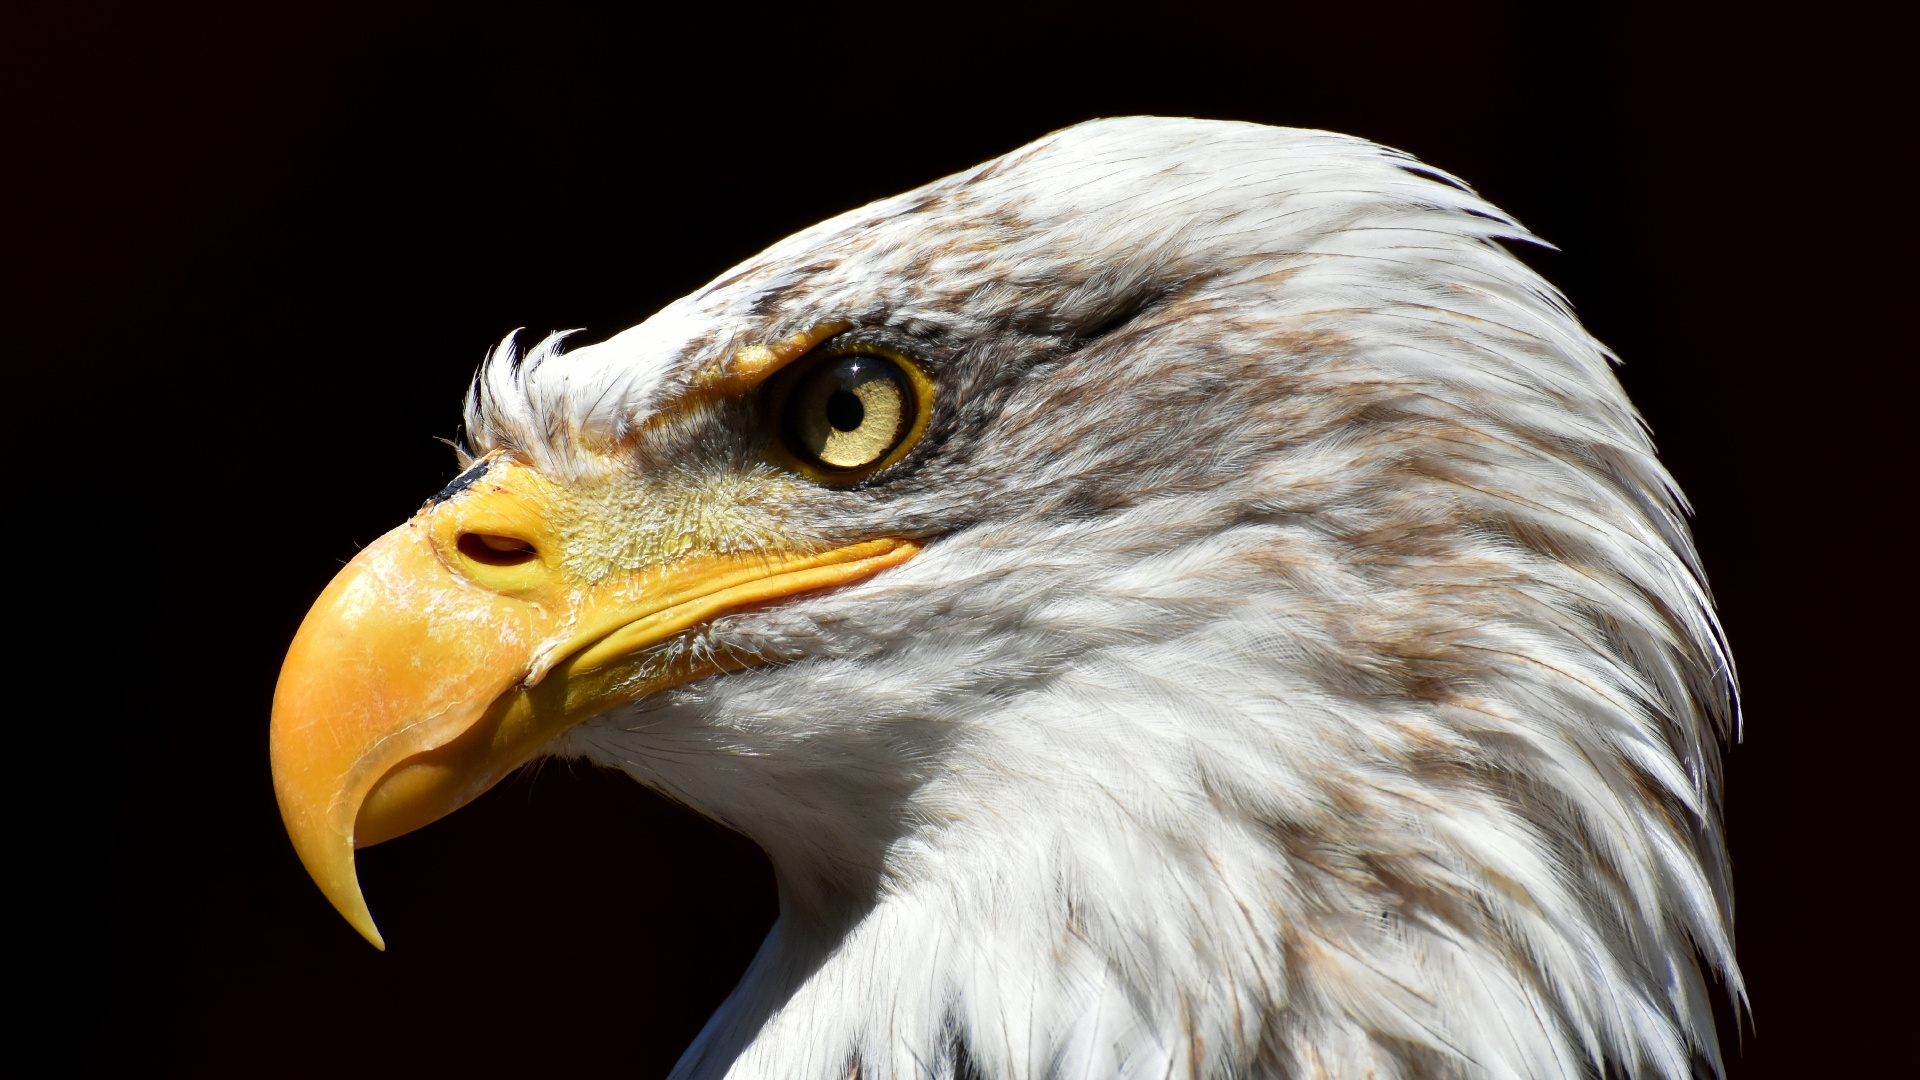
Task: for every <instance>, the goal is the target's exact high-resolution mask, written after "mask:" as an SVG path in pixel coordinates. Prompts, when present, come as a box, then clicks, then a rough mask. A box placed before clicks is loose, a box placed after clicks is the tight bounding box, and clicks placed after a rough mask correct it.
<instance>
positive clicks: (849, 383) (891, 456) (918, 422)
mask: <svg viewBox="0 0 1920 1080" xmlns="http://www.w3.org/2000/svg"><path fill="white" fill-rule="evenodd" d="M768 389H769V391H770V396H771V401H770V404H771V406H772V409H773V413H774V419H775V422H776V423H777V424H778V431H777V433H776V437H777V442H778V444H779V448H780V449H782V450H784V451H785V455H784V456H790V457H791V458H792V462H791V464H794V465H797V466H798V467H799V468H800V471H802V472H804V473H807V474H808V475H810V476H813V477H814V478H815V479H817V480H821V481H824V482H826V483H848V482H851V481H854V480H858V479H860V478H861V477H863V476H865V475H867V474H868V473H871V472H873V471H875V470H877V469H879V468H882V467H884V466H886V465H888V464H891V463H892V461H894V460H897V459H898V458H899V456H900V455H901V454H903V453H905V451H906V449H908V448H910V446H911V444H912V443H913V442H914V441H915V440H917V439H918V438H919V435H920V433H921V432H922V431H924V430H925V427H926V413H927V406H928V404H929V403H930V390H931V383H930V382H929V381H928V380H927V377H926V376H925V375H924V374H922V373H921V372H920V370H919V369H918V368H917V367H916V366H914V365H913V364H912V362H911V361H909V360H907V359H906V358H905V357H902V356H900V355H899V354H897V353H893V352H891V351H887V350H881V349H879V348H876V347H872V346H852V347H848V348H845V349H840V350H833V351H824V352H823V353H822V355H821V356H820V357H818V358H817V359H816V358H808V359H805V360H802V361H800V362H799V363H797V364H795V365H793V367H792V368H791V369H789V370H788V371H784V372H781V376H780V377H778V378H776V379H775V380H774V382H773V384H772V385H770V386H769V388H768Z"/></svg>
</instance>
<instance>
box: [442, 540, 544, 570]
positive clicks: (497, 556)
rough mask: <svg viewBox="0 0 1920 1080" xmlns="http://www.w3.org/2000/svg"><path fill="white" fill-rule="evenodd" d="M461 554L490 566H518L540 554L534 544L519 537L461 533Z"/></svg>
mask: <svg viewBox="0 0 1920 1080" xmlns="http://www.w3.org/2000/svg"><path fill="white" fill-rule="evenodd" d="M460 554H462V555H465V556H466V557H467V558H469V559H472V560H473V561H474V562H477V563H485V564H486V565H488V566H517V565H519V564H520V563H523V562H526V561H528V560H529V559H532V558H533V557H534V556H535V555H537V554H538V552H536V551H534V550H533V545H532V544H529V543H527V542H526V541H525V540H522V539H520V538H519V537H517V536H495V535H493V534H491V533H461V534H460Z"/></svg>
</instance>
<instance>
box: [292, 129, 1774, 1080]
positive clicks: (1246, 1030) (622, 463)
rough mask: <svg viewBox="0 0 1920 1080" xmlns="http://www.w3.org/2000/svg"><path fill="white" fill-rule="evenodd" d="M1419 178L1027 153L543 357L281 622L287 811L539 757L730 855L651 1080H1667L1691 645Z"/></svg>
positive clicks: (428, 802) (1698, 895) (1107, 148)
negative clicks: (637, 789) (675, 1043)
mask: <svg viewBox="0 0 1920 1080" xmlns="http://www.w3.org/2000/svg"><path fill="white" fill-rule="evenodd" d="M1511 242H1534V241H1533V237H1531V236H1530V235H1529V234H1528V233H1527V231H1526V230H1525V229H1523V228H1522V227H1521V226H1520V225H1519V224H1518V223H1516V222H1515V221H1514V220H1513V219H1512V218H1511V217H1509V216H1508V215H1506V214H1504V213H1502V212H1501V211H1500V210H1498V209H1496V208H1495V207H1493V206H1491V205H1489V204H1488V203H1487V202H1485V201H1483V200H1482V199H1481V198H1480V197H1478V196H1477V195H1476V194H1475V193H1474V192H1473V191H1472V190H1471V189H1470V188H1468V187H1467V186H1466V185H1465V184H1463V183H1461V182H1460V181H1458V180H1456V179H1455V178H1453V177H1451V176H1448V175H1446V174H1444V173H1442V172H1439V171H1438V170H1435V169H1433V168H1430V167H1428V166H1426V165H1423V164H1421V163H1420V162H1418V161H1416V160H1415V159H1413V158H1411V157H1409V156H1407V155H1405V154H1403V153H1399V152H1396V151H1393V150H1390V149H1387V148H1384V147H1381V146H1378V145H1374V144H1372V143H1369V142H1366V141H1363V140H1360V139H1355V138H1350V137H1346V136H1341V135H1335V134H1329V133H1326V132H1319V131H1303V130H1289V129H1282V128H1272V127H1264V126H1257V125H1251V124H1240V123H1220V122H1205V121H1195V120H1179V119H1159V118H1132V119H1121V120H1107V121H1098V122H1093V123H1088V124H1083V125H1081V126H1078V127H1074V128H1070V129H1067V130H1065V131H1061V132H1058V133H1056V134H1054V135H1051V136H1048V137H1046V138H1044V139H1041V140H1040V141H1038V142H1035V143H1033V144H1031V145H1029V146H1026V147H1024V148H1022V149H1019V150H1016V151H1014V152H1013V153H1010V154H1008V155H1006V156H1004V157H1001V158H998V159H996V160H993V161H989V162H987V163H985V164H983V165H980V166H978V167H976V168H973V169H970V170H968V171H966V172H963V173H960V174H957V175H955V176H951V177H948V178H946V179H943V180H939V181H936V182H934V183H931V184H928V185H927V186H925V187H922V188H919V189H917V190H914V191H910V192H908V193H906V194H904V195H900V196H898V197H896V198H891V199H886V200H883V201H881V202H877V203H874V204H872V205H869V206H865V207H862V208H860V209H857V210H852V211H849V212H847V213H845V214H842V215H840V216H839V217H836V218H833V219H831V220H829V221H825V222H823V223H821V224H819V225H816V226H814V227H812V228H809V229H807V230H805V231H803V232H801V233H798V234H796V235H794V236H792V237H789V238H787V239H786V240H783V241H781V242H779V243H777V244H775V245H774V246H773V247H771V248H769V249H767V250H766V251H765V252H763V253H762V254H760V255H758V256H755V257H754V258H752V259H750V260H748V261H747V262H745V263H744V264H742V265H740V266H738V267H736V268H735V269H733V270H731V271H729V272H727V273H726V274H725V275H723V276H722V277H721V278H719V279H718V280H717V281H715V282H713V283H712V284H710V285H708V286H706V287H705V288H702V289H700V290H699V291H697V292H695V293H693V294H691V295H689V296H687V297H685V298H683V299H681V300H678V301H676V302H674V303H672V304H670V305H668V306H667V307H666V308H664V309H662V310H661V311H660V312H659V313H658V314H656V315H654V316H653V317H652V318H650V319H648V320H647V321H646V322H644V323H642V324H641V325H639V326H636V327H634V328H632V329H630V330H628V331H626V332H624V333H620V334H617V335H615V336H613V337H611V338H609V339H608V340H606V341H603V342H600V343H598V344H593V345H586V346H582V347H577V348H572V349H567V348H565V347H563V341H564V338H565V335H564V334H556V335H553V336H550V337H548V338H547V339H545V340H544V341H541V342H540V343H539V344H538V345H536V346H534V347H533V348H532V349H530V350H528V351H527V352H526V353H525V355H524V356H522V355H519V354H518V352H517V350H516V348H515V345H514V341H513V338H512V337H509V339H508V340H507V342H505V343H503V345H502V346H501V347H500V348H498V349H497V350H495V351H494V352H493V353H492V354H491V356H490V357H489V358H488V360H487V361H486V363H485V364H484V365H483V367H482V368H481V370H480V372H479V374H478V375H477V376H476V379H475V382H474V385H473V387H472V389H471V390H470V392H469V394H468V397H467V400H466V406H465V429H466V439H467V444H466V447H465V449H464V450H463V464H464V465H465V466H466V467H465V469H464V471H462V472H461V473H460V475H459V476H458V478H457V479H455V480H454V481H453V482H452V483H451V484H449V485H448V486H447V487H446V489H445V490H443V491H441V492H440V493H439V494H437V495H435V496H433V497H432V498H431V499H429V500H428V501H427V502H426V504H425V505H424V506H423V507H422V508H421V509H420V511H419V513H417V514H416V515H415V516H414V517H413V518H412V519H411V520H409V521H407V522H406V523H405V524H403V525H401V526H399V527H398V528H396V529H394V530H393V531H392V532H390V533H388V534H387V535H386V536H384V537H382V538H381V539H380V540H379V541H378V542H377V543H375V544H373V545H372V546H370V547H369V548H367V549H366V550H365V551H363V552H361V553H360V555H359V556H358V557H356V558H355V559H353V561H352V562H351V563H350V564H349V565H348V566H347V567H346V568H345V569H344V570H343V571H342V572H341V573H340V574H339V576H338V577H337V578H336V579H335V580H334V581H333V583H332V584H331V585H329V586H328V588H327V589H326V591H325V592H324V593H323V594H322V596H321V597H320V599H319V600H318V601H317V603H316V604H315V606H314V608H313V610H312V612H311V613H310V614H309V615H308V616H307V619H306V621H305V622H304V623H303V625H302V626H301V628H300V630H299V632H298V635H297V636H296V638H295V639H294V641H293V644H292V646H291V649H290V651H289V653H288V655H287V659H286V663H285V667H284V668H283V670H282V673H281V676H280V682H279V685H278V688H277V690H276V693H275V697H274V705H273V721H272V760H273V776H274V783H275V785H276V791H277V793H278V796H279V801H280V806H281V810H282V814H283V816H284V819H285V823H286V826H287V830H288V832H289V834H290V835H291V837H292V840H293V843H294V846H295V847H296V849H297V850H298V852H299V854H300V857H301V859H302V860H303V862H304V863H305V865H306V867H307V868H308V870H309V871H310V872H311V873H312V875H313V877H314V879H315V881H316V882H317V883H318V884H319V886H320V888H321V889H322V890H323V891H324V892H325V893H326V895H327V896H328V897H329V898H330V899H331V900H332V902H333V903H334V905H335V906H336V907H337V908H338V909H339V910H340V912H341V913H342V914H343V915H345V916H346V918H347V919H348V920H349V921H351V922H352V924H353V925H354V926H355V927H357V928H358V929H359V930H360V931H361V932H362V933H363V934H365V935H366V936H367V938H368V939H370V940H371V941H372V942H373V943H374V944H376V945H379V944H380V943H381V942H380V937H379V934H378V932H377V930H376V929H375V927H374V923H373V920H372V917H371V916H370V914H369V912H368V908H367V905H366V903H365V901H364V899H363V898H362V895H361V892H360V888H359V885H358V883H357V881H356V878H355V872H354V854H353V853H354V849H355V848H356V847H363V846H366V845H369V844H376V843H379V842H381V841H382V840H385V839H388V838H390V837H393V836H397V835H399V834H401V833H405V832H407V831H409V830H412V829H416V828H419V827H420V826H423V825H426V824H427V823H429V822H431V821H434V820H435V819H437V818H439V817H441V816H443V815H445V814H448V813H450V812H452V811H453V810H455V809H457V808H458V807H460V806H461V805H462V804H464V803H466V802H467V801H469V800H471V799H473V798H474V797H475V796H477V795H478V794H480V793H481V792H482V791H484V790H486V789H487V788H488V787H489V786H491V785H492V784H494V783H496V782H498V781H499V780H500V779H501V778H502V777H504V776H506V775H507V774H509V773H510V772H512V771H513V770H514V769H516V768H518V767H519V766H521V765H522V764H524V763H526V762H528V761H530V760H533V759H534V758H536V757H540V756H543V755H556V756H561V757H575V758H585V759H588V760H591V761H594V762H598V763H602V764H605V765H608V766H612V767H615V768H618V769H622V770H624V771H626V772H627V773H629V774H630V775H631V776H632V777H633V778H634V779H636V780H638V781H639V782H640V783H642V784H645V785H647V786H649V787H651V788H654V789H656V790H658V791H660V792H662V793H664V794H665V795H667V796H669V797H671V798H673V799H676V800H679V801H680V802H682V803H685V804H686V805H687V806H689V807H692V808H694V809H696V810H697V811H699V812H700V813H702V814H705V815H707V816H709V817H711V818H712V819H714V820H715V821H718V822H721V823H723V824H724V825H726V826H728V827H730V828H732V829H734V830H737V831H738V832H740V833H742V834H744V835H745V836H747V837H749V838H751V839H752V840H753V841H754V842H756V843H757V844H758V845H759V846H760V847H761V848H762V849H764V850H765V852H766V854H767V856H768V858H769V859H770V861H771V862H772V865H773V867H774V870H775V875H776V878H777V881H778V885H779V903H780V915H779V920H778V922H777V924H776V925H775V926H774V929H773V931H772V932H771V934H770V935H769V936H768V938H767V940H766V942H765V943H764V944H763V945H762V947H761V949H760V951H759V953H758V955H757V956H756V958H755V959H754V961H753V963H752V965H751V967H750V968H749V969H748V971H747V973H746V975H745V976H744V977H743V978H742V980H741V982H740V984H739V985H738V987H737V988H736V989H735V990H734V991H733V993H732V995H731V996H730V997H729V998H728V999H727V1001H726V1003H725V1004H724V1005H723V1006H722V1007H721V1008H720V1010H719V1012H718V1013H717V1014H715V1016H714V1017H713V1018H712V1020H711V1021H710V1022H709V1024H708V1025H707V1027H706V1028H705V1030H704V1031H703V1032H702V1034H701V1035H700V1037H699V1038H698V1040H697V1041H696V1042H695V1043H694V1044H693V1045H692V1047H691V1048H689V1049H688V1050H687V1051H686V1053H685V1055H684V1056H683V1057H682V1058H681V1060H680V1063H679V1065H678V1067H677V1068H676V1070H675V1072H674V1076H675V1077H681V1078H686V1080H695V1078H717V1077H721V1076H728V1077H736V1078H748V1077H765V1078H779V1080H814V1078H818V1080H829V1078H832V1080H844V1078H848V1077H860V1078H862V1080H875V1078H895V1077H898V1078H905V1077H938V1078H959V1077H977V1078H981V1080H999V1078H1021V1080H1027V1078H1042V1077H1142V1078H1145V1077H1156V1078H1158V1077H1186V1078H1203V1077H1206V1078H1211V1077H1276V1078H1277V1077H1301V1078H1305V1077H1327V1078H1335V1080H1347V1078H1353V1080H1358V1078H1362V1077H1379V1078H1387V1077H1461V1078H1466V1077H1474V1078H1479V1077H1486V1078H1504V1077H1581V1076H1596V1075H1606V1076H1615V1075H1631V1076H1639V1077H1658V1078H1676V1080H1677V1078H1683V1077H1687V1076H1689V1075H1691V1074H1693V1073H1694V1072H1696V1071H1700V1072H1705V1071H1718V1070H1719V1069H1720V1062H1719V1056H1718V1051H1717V1048H1716V1041H1715V1036H1714V1029H1713V1019H1712V1016H1711V1012H1710V1008H1709V995H1708V988H1707V984H1706V982H1705V981H1704V978H1703V974H1702V970H1703V966H1704V967H1705V968H1706V969H1710V970H1712V971H1714V972H1717V973H1718V975H1719V976H1720V977H1721V978H1722V979H1724V980H1725V982H1726V983H1727V985H1728V987H1729V988H1730V990H1731V991H1732V992H1733V993H1734V994H1735V995H1739V994H1741V993H1742V991H1741V989H1740V987H1741V983H1740V977H1739V971H1738V968H1737V967H1736V965H1735V961H1734V956H1733V951H1732V945H1731V909H1730V891H1729V883H1728V868H1727V854H1726V849H1725V845H1724V842H1723V830H1722V825H1721V820H1720V811H1719V789H1720V779H1719V768H1720V766H1719V750H1718V743H1719V740H1720V739H1721V738H1723V737H1724V736H1725V735H1726V734H1727V733H1728V730H1729V728H1730V727H1731V726H1732V725H1733V724H1734V723H1735V690H1734V683H1733V676H1732V668H1731V664H1730V661H1729V658H1728V655H1727V652H1726V649H1725V646H1724V641H1723V637H1722V635H1721V632H1720V628H1719V625H1718V623H1717V621H1716V617H1715V614H1714V609H1713V606H1712V602H1711V600H1710V598H1709V596H1708V593H1707V591H1706V588H1705V585H1704V579H1703V577H1702V574H1701V570H1700V567H1699V565H1698V562H1697V559H1696V557H1695V554H1694V549H1693V546H1692V543H1691V540H1690V538H1689V534H1688V530H1687V526H1686V524H1685V521H1684V518H1683V514H1684V511H1685V504H1684V502H1683V499H1682V497H1681V495H1680V493H1679V491H1678V490H1677V489H1676V487H1675V485H1674V482H1673V480H1672V478H1671V477H1670V476H1669V475H1668V474H1667V472H1666V471H1665V470H1664V469H1663V468H1662V466H1661V465H1660V463H1659V461H1658V460H1657V459H1656V457H1655V454H1654V449H1653V446H1652V444H1651V442H1650V441H1649V438H1648V435H1647V432H1646V430H1645V428H1644V426H1643V425H1642V423H1641V421H1640V419H1639V418H1638V416H1637V415H1636V413H1635V412H1634V409H1633V407H1632V406H1631V405H1630V404H1629V403H1628V401H1627V399H1626V397H1625V394H1624V392H1623V391H1622V390H1621V387H1620V385H1619V384H1618V382H1616V380H1615V379H1614V377H1613V374H1612V372H1611V370H1610V367H1609V365H1610V362H1611V361H1612V360H1613V357H1612V356H1611V354H1610V353H1609V352H1608V350H1607V349H1606V348H1605V347H1604V346H1603V345H1601V344H1600V343H1599V342H1597V341H1596V340H1594V339H1593V338H1592V337H1590V336H1589V335H1588V334H1587V333H1586V332H1585V331H1584V330H1583V329H1582V327H1581V326H1580V324H1579V323H1578V321H1577V320H1576V319H1575V317H1574V316H1573V314H1572V313H1571V311H1570V310H1569V307H1568V305H1567V303H1566V301H1565V300H1564V299H1563V298H1562V297H1561V295H1560V294H1559V293H1558V292H1556V291H1555V290H1554V289H1553V287H1551V286H1550V285H1548V284H1547V283H1546V282H1545V281H1543V280H1542V279H1541V278H1540V277H1538V276H1537V275H1536V274H1535V273H1534V272H1533V271H1531V270H1530V269H1529V268H1528V267H1527V266H1526V265H1524V264H1523V263H1521V262H1520V261H1518V260H1517V259H1515V258H1514V257H1513V256H1512V255H1511V254H1510V253H1509V252H1508V250H1507V249H1506V248H1505V247H1503V246H1502V245H1503V244H1504V243H1511Z"/></svg>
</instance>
